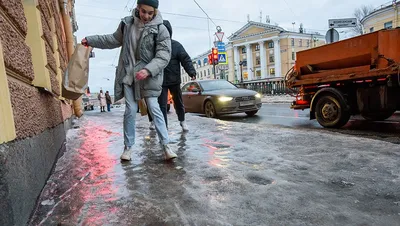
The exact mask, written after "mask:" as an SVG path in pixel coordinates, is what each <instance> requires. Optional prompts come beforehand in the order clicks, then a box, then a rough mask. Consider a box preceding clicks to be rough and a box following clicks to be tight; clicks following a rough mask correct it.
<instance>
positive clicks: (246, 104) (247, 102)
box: [239, 100, 254, 106]
mask: <svg viewBox="0 0 400 226" xmlns="http://www.w3.org/2000/svg"><path fill="white" fill-rule="evenodd" d="M249 105H254V101H252V100H248V101H242V102H240V103H239V106H249Z"/></svg>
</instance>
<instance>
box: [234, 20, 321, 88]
mask: <svg viewBox="0 0 400 226" xmlns="http://www.w3.org/2000/svg"><path fill="white" fill-rule="evenodd" d="M228 39H229V41H230V42H229V44H228V45H227V55H228V64H229V70H228V73H229V78H230V79H231V81H233V82H235V83H237V82H240V81H241V80H242V79H243V81H244V82H250V81H257V80H271V79H275V80H276V79H282V77H283V76H284V75H285V74H286V72H287V71H288V70H289V69H290V68H291V67H293V66H294V63H295V61H296V52H298V51H302V50H306V49H310V48H313V47H317V46H320V45H324V44H325V37H324V36H322V35H320V34H308V33H305V32H304V30H303V31H301V32H292V31H286V30H285V29H283V28H281V27H279V26H276V25H271V24H266V23H259V22H254V21H250V22H248V23H247V24H246V25H245V26H244V27H242V28H241V29H239V30H238V31H236V32H235V33H234V34H232V35H231V36H229V37H228ZM241 63H242V71H241V67H240V64H241Z"/></svg>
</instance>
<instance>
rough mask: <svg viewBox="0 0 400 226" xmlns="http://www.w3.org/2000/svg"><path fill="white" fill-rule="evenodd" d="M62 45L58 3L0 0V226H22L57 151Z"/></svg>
mask: <svg viewBox="0 0 400 226" xmlns="http://www.w3.org/2000/svg"><path fill="white" fill-rule="evenodd" d="M66 43H67V42H66V35H65V31H64V27H63V20H62V15H61V12H60V6H59V4H58V1H56V0H0V59H1V60H0V78H2V81H5V82H2V84H4V86H2V87H3V90H7V88H8V90H9V95H8V94H7V98H5V97H4V95H2V96H0V102H1V103H4V101H5V99H6V102H7V103H8V107H7V106H6V108H4V109H2V111H7V112H8V114H9V118H11V119H12V120H8V121H13V122H11V124H10V125H8V127H10V128H12V130H13V132H12V134H13V138H8V139H7V140H4V139H3V140H2V139H0V200H1V201H0V225H25V224H26V223H27V222H28V219H29V216H30V213H31V211H32V210H33V209H34V207H35V202H36V198H37V197H38V196H39V195H40V191H41V189H42V188H43V186H44V184H45V182H46V180H47V177H48V175H49V174H50V172H51V169H52V166H53V165H54V163H55V161H56V157H57V155H58V153H59V152H60V149H62V148H63V142H64V141H65V137H66V130H67V129H68V128H69V127H70V125H71V123H70V122H71V116H72V106H71V104H70V101H68V100H63V99H62V98H61V97H60V93H61V89H60V84H61V75H62V74H63V73H64V71H65V70H66V67H67V63H68V54H67V46H66ZM38 59H39V60H38ZM38 68H39V69H38ZM39 72H40V73H39ZM7 84H8V85H7ZM2 101H3V102H2ZM2 107H4V106H2ZM1 120H2V121H1ZM4 121H7V120H4V118H1V117H0V125H4V123H3V124H2V122H4ZM1 129H2V130H7V131H11V129H9V128H1ZM10 133H11V132H10ZM15 138H16V139H15ZM3 142H6V143H3Z"/></svg>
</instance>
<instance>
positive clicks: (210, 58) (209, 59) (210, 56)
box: [208, 54, 213, 65]
mask: <svg viewBox="0 0 400 226" xmlns="http://www.w3.org/2000/svg"><path fill="white" fill-rule="evenodd" d="M212 63H213V58H212V54H208V64H209V65H211V64H212Z"/></svg>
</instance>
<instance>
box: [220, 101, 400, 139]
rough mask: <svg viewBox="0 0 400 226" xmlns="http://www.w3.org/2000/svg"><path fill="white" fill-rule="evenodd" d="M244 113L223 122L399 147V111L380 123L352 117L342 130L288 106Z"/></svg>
mask: <svg viewBox="0 0 400 226" xmlns="http://www.w3.org/2000/svg"><path fill="white" fill-rule="evenodd" d="M244 116H245V115H244V114H235V115H226V116H222V117H221V119H222V120H224V121H232V122H244V123H256V124H258V125H260V124H261V125H276V126H282V127H285V128H294V129H303V130H304V129H312V130H317V131H321V132H323V131H331V132H338V133H342V134H348V135H354V136H360V137H366V138H371V139H377V140H383V141H387V142H391V143H394V144H400V112H397V113H396V114H394V115H393V116H392V117H391V118H389V119H387V120H385V121H380V122H369V121H366V120H365V119H363V118H362V117H361V116H354V117H352V118H351V119H350V121H349V123H348V124H347V125H346V126H344V127H343V128H341V129H326V128H322V126H320V125H319V124H318V122H317V120H310V112H309V109H306V110H304V111H301V110H293V109H290V104H288V103H272V104H263V107H262V108H261V110H260V111H259V112H258V113H257V115H256V116H255V117H244Z"/></svg>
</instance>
